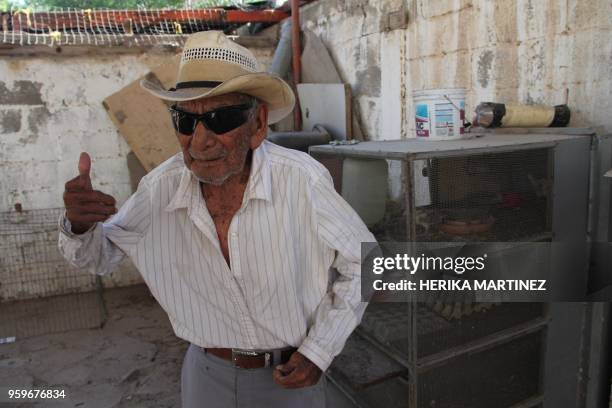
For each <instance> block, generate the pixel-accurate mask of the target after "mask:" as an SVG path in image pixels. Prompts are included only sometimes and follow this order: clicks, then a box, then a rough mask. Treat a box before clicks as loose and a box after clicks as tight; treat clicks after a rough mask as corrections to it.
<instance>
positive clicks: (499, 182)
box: [414, 149, 552, 242]
mask: <svg viewBox="0 0 612 408" xmlns="http://www.w3.org/2000/svg"><path fill="white" fill-rule="evenodd" d="M548 157H549V150H548V149H533V150H518V151H512V152H506V153H494V154H492V153H489V154H477V155H468V156H459V157H445V158H434V159H430V160H427V161H420V162H421V163H418V162H419V161H417V162H415V168H419V169H421V173H424V174H425V176H426V177H422V178H420V179H419V180H420V181H421V182H422V183H424V184H426V186H425V189H428V190H429V193H430V196H429V197H428V199H427V200H426V202H428V203H429V204H427V205H422V206H418V204H419V203H416V204H417V205H416V214H415V217H414V222H415V223H416V226H415V231H416V237H417V240H418V241H421V242H450V241H469V242H482V241H489V242H508V241H541V240H546V239H547V238H550V236H551V231H550V221H549V220H550V191H551V186H552V174H551V172H550V171H549V163H548ZM415 174H416V171H415ZM418 188H419V186H418V185H417V186H415V189H418ZM421 190H423V188H421Z"/></svg>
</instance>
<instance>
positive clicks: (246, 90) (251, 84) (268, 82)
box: [140, 72, 295, 124]
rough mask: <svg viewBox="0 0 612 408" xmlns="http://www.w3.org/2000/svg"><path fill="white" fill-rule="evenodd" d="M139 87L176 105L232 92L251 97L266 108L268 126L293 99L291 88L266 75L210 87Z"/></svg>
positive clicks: (247, 76)
mask: <svg viewBox="0 0 612 408" xmlns="http://www.w3.org/2000/svg"><path fill="white" fill-rule="evenodd" d="M140 86H141V87H142V88H144V89H146V90H147V91H148V92H150V93H151V94H153V95H154V96H156V97H158V98H161V99H164V100H166V101H177V102H179V101H191V100H194V99H200V98H209V97H212V96H218V95H225V94H228V93H232V92H238V93H243V94H247V95H251V96H254V97H256V98H258V99H259V100H261V101H263V102H265V103H266V104H267V105H268V124H272V123H276V122H278V121H279V120H281V119H282V118H284V117H285V116H287V115H288V114H289V113H290V112H291V111H292V110H293V106H294V105H295V96H294V94H293V90H292V89H291V87H290V86H289V85H288V84H287V83H286V82H285V81H283V80H282V79H281V78H280V77H277V76H276V75H273V74H268V73H266V72H257V73H253V74H245V75H240V76H237V77H234V78H232V79H229V80H227V81H225V82H223V83H222V84H220V85H218V86H216V87H214V88H183V89H177V90H174V91H169V90H166V89H164V88H163V87H162V86H160V85H159V84H156V83H154V82H151V81H149V80H147V79H146V78H145V79H142V80H141V81H140Z"/></svg>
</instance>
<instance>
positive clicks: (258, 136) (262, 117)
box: [251, 102, 268, 150]
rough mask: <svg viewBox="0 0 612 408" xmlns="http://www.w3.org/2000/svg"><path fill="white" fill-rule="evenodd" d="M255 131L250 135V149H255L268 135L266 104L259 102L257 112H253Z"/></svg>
mask: <svg viewBox="0 0 612 408" xmlns="http://www.w3.org/2000/svg"><path fill="white" fill-rule="evenodd" d="M255 115H256V116H255V126H256V128H255V132H254V133H253V135H252V136H251V149H252V150H255V149H257V148H258V147H259V145H260V144H262V143H263V141H264V139H265V138H266V136H267V135H268V105H267V104H266V103H263V102H259V104H258V105H257V113H256V114H255Z"/></svg>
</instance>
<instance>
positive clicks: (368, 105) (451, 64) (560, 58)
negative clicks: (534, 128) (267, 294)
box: [302, 0, 612, 140]
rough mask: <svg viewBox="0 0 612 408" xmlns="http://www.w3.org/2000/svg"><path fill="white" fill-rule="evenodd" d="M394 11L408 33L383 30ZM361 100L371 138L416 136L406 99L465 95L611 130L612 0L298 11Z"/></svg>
mask: <svg viewBox="0 0 612 408" xmlns="http://www.w3.org/2000/svg"><path fill="white" fill-rule="evenodd" d="M397 10H400V11H402V10H403V11H404V12H405V13H406V14H407V16H408V23H407V25H405V27H400V28H397V29H393V30H388V31H385V27H386V26H387V24H386V23H385V21H386V18H387V17H388V16H389V14H390V13H393V12H395V11H397ZM302 27H303V28H308V29H311V30H313V31H314V32H315V33H317V34H318V35H320V37H321V39H322V40H323V42H324V43H325V44H326V46H327V47H328V49H329V51H330V53H331V54H332V57H333V59H334V61H335V63H336V65H337V68H338V69H339V71H340V73H341V76H342V77H343V79H344V80H345V81H346V82H348V83H349V84H350V85H351V87H352V90H353V95H354V97H355V98H356V100H357V108H358V110H359V113H360V116H361V121H362V128H363V130H364V132H365V134H366V136H367V138H369V139H372V140H379V139H399V138H406V137H413V135H414V128H415V125H414V119H413V118H414V107H413V103H412V91H413V90H420V89H428V88H444V87H463V88H466V89H467V90H468V96H467V100H466V105H467V106H466V109H467V112H468V114H467V115H468V119H469V118H471V116H472V113H473V110H474V108H475V107H476V105H477V104H478V103H480V102H482V101H485V100H492V101H498V102H505V103H508V102H520V103H542V104H553V105H554V104H561V103H568V104H569V106H570V108H571V109H572V121H571V123H570V126H591V127H596V128H600V130H601V129H603V130H605V131H607V132H612V115H610V112H611V111H612V94H611V92H610V90H611V89H612V1H611V0H404V1H401V0H381V1H377V2H369V1H365V0H346V1H342V0H320V1H317V2H315V3H312V4H310V5H308V6H306V7H303V8H302Z"/></svg>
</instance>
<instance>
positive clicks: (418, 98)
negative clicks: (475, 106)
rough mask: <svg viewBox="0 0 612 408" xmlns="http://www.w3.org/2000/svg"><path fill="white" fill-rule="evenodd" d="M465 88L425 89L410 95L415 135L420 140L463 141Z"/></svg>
mask: <svg viewBox="0 0 612 408" xmlns="http://www.w3.org/2000/svg"><path fill="white" fill-rule="evenodd" d="M465 94H466V91H465V89H462V88H446V89H425V90H422V91H414V92H412V98H413V100H414V111H415V116H416V117H415V119H416V136H417V139H420V140H459V139H463V138H464V132H465V129H464V127H463V120H464V119H465Z"/></svg>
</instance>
